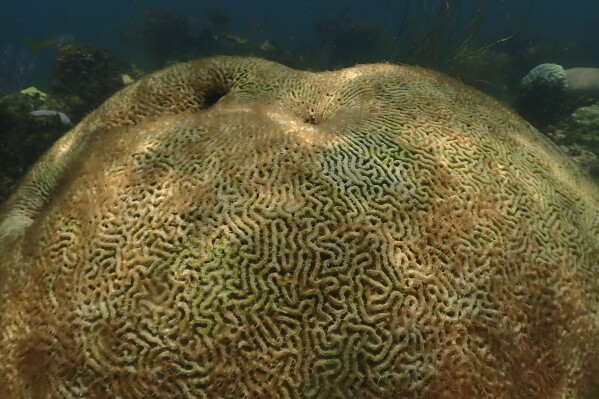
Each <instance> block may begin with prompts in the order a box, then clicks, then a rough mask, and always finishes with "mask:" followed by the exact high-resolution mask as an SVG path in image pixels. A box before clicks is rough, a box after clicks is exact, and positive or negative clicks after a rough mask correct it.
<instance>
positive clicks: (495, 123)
mask: <svg viewBox="0 0 599 399" xmlns="http://www.w3.org/2000/svg"><path fill="white" fill-rule="evenodd" d="M0 212H1V213H0V315H1V323H0V358H1V359H3V361H2V362H0V392H3V393H5V394H6V395H7V396H8V397H10V398H12V399H22V398H23V399H24V398H61V399H70V398H88V399H92V398H106V397H107V396H108V397H119V398H148V397H156V398H173V399H176V398H227V397H239V398H243V397H247V398H323V399H325V398H348V399H349V398H355V399H358V398H360V399H361V398H373V399H374V398H400V399H404V398H427V399H465V398H467V399H470V398H473V399H474V398H476V399H498V398H510V399H528V398H539V399H541V398H543V399H544V398H556V397H568V398H572V399H588V398H595V397H597V395H598V394H599V381H598V380H597V378H596V376H597V375H598V373H599V325H598V324H597V319H598V317H599V279H598V278H597V276H598V275H599V241H598V240H597V237H598V236H599V185H597V184H596V183H595V182H593V181H591V180H590V178H589V176H587V175H586V174H584V173H583V172H582V171H581V170H580V168H579V167H577V166H576V165H575V164H574V162H573V161H572V160H571V159H570V158H569V157H568V156H566V155H565V154H564V153H563V152H561V151H559V149H558V148H557V147H556V146H555V145H554V144H553V143H551V142H550V141H549V140H548V139H547V138H545V137H544V136H542V134H541V133H539V132H538V131H537V130H535V129H534V128H533V127H532V126H531V125H530V124H529V123H527V122H525V121H524V120H523V119H521V118H520V117H519V116H518V115H517V114H516V113H515V112H513V111H512V110H510V109H508V108H507V107H505V106H504V105H502V104H501V103H500V102H498V101H497V100H495V99H492V98H490V97H488V96H486V95H484V94H482V93H480V92H478V91H476V90H474V89H471V88H469V87H467V86H465V85H463V84H461V83H460V82H457V81H454V80H451V79H449V78H447V77H446V76H445V75H442V74H440V73H437V72H432V71H429V70H425V69H423V68H420V67H409V66H398V65H391V64H371V65H361V66H357V67H353V68H348V69H343V70H339V71H334V72H321V73H311V72H303V71H298V70H294V69H291V68H288V67H285V66H282V65H280V64H277V63H274V62H271V61H265V60H262V59H258V58H243V57H214V58H207V59H203V60H199V61H195V62H190V63H183V64H177V65H174V66H171V67H169V68H165V69H163V70H161V71H159V72H156V73H153V74H150V75H148V76H146V77H144V78H142V79H140V80H139V81H137V82H135V83H132V84H131V85H129V86H127V87H126V88H125V89H123V90H121V91H120V92H118V93H117V94H116V95H114V96H113V97H111V98H110V99H108V100H107V101H106V102H105V103H103V104H102V105H101V106H100V107H98V108H97V109H96V110H95V111H94V112H93V113H91V114H90V115H89V116H88V117H87V118H85V119H84V120H83V121H81V123H79V124H78V125H77V126H76V127H75V128H73V129H72V130H71V131H70V132H69V133H68V134H66V135H65V136H63V137H62V138H61V139H59V140H58V142H57V143H56V144H55V145H54V146H53V147H52V148H51V149H50V150H49V152H47V153H46V154H45V155H44V156H43V157H42V158H41V159H40V160H39V161H38V162H37V163H36V164H35V165H34V166H33V168H32V169H31V170H30V172H29V174H28V175H27V176H26V177H25V178H24V179H23V180H22V182H21V184H20V186H19V188H18V189H17V190H16V192H15V193H14V194H13V196H12V197H11V198H10V199H9V200H8V201H7V202H6V203H5V204H4V206H3V208H2V210H1V211H0Z"/></svg>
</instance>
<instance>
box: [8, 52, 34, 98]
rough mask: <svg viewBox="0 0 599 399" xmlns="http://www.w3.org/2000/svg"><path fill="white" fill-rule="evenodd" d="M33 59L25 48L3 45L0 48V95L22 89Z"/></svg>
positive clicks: (31, 67)
mask: <svg viewBox="0 0 599 399" xmlns="http://www.w3.org/2000/svg"><path fill="white" fill-rule="evenodd" d="M33 65H34V62H33V59H32V58H31V55H30V52H29V50H28V49H27V48H26V47H23V46H18V45H16V44H14V43H5V44H4V45H2V47H0V95H4V94H8V93H12V92H14V91H17V90H18V89H20V88H22V87H23V86H24V85H25V83H26V81H27V78H28V77H29V75H30V74H31V71H32V70H33Z"/></svg>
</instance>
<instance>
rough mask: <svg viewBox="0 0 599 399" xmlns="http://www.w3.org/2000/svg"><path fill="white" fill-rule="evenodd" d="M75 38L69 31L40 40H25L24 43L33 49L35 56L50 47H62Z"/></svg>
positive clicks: (32, 52)
mask: <svg viewBox="0 0 599 399" xmlns="http://www.w3.org/2000/svg"><path fill="white" fill-rule="evenodd" d="M74 39H75V38H74V37H73V35H69V34H67V33H58V34H55V35H52V36H49V37H47V38H45V39H44V40H42V41H39V42H32V41H29V40H24V41H23V43H25V44H26V45H27V46H28V47H29V48H30V49H31V54H32V55H33V56H34V57H35V56H37V55H38V54H39V53H41V52H42V51H43V50H45V49H47V48H49V47H53V46H56V47H62V46H64V45H66V44H69V43H72V42H73V40H74Z"/></svg>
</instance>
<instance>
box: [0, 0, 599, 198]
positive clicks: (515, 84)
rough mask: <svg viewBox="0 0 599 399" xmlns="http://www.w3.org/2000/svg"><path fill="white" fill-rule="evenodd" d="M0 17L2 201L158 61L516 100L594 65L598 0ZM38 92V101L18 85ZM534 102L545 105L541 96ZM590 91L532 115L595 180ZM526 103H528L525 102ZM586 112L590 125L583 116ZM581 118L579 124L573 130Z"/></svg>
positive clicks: (8, 8)
mask: <svg viewBox="0 0 599 399" xmlns="http://www.w3.org/2000/svg"><path fill="white" fill-rule="evenodd" d="M1 11H2V12H1V13H0V46H1V47H0V95H2V96H4V98H2V99H1V100H0V126H2V130H1V131H0V154H7V156H3V157H2V159H3V160H4V161H3V162H4V164H3V167H2V168H1V169H0V201H1V200H2V199H3V198H5V197H6V195H7V193H9V192H10V190H11V189H12V187H13V186H14V184H15V182H16V180H17V179H18V177H19V176H21V175H22V173H23V172H24V171H25V170H27V168H28V167H29V165H31V163H32V162H33V161H34V160H35V159H36V158H37V157H38V156H39V155H40V154H41V153H42V152H43V151H44V150H45V149H46V148H48V146H49V145H50V144H51V143H52V142H53V141H54V140H55V139H56V138H58V137H60V135H61V134H63V133H64V132H66V131H67V130H68V128H69V126H68V125H64V124H61V123H58V124H57V125H56V126H53V125H52V124H54V123H56V120H54V119H55V118H54V119H53V118H47V117H46V118H41V119H40V118H33V117H32V116H31V115H30V112H32V111H35V110H39V109H53V110H56V111H58V112H62V113H64V114H65V115H67V116H68V117H69V118H70V119H71V120H72V122H73V123H77V122H78V121H80V120H81V119H82V118H83V117H84V116H85V115H86V114H87V113H89V112H90V111H92V110H93V109H95V108H96V107H97V106H98V105H99V104H101V103H102V102H103V101H104V100H105V99H106V98H108V97H109V96H110V95H112V94H113V93H115V92H116V91H118V90H119V89H120V88H122V87H123V86H125V85H126V84H128V83H130V82H131V81H134V80H136V79H138V78H139V77H141V76H142V75H143V74H144V73H149V72H151V71H154V70H156V69H159V68H162V67H164V66H167V65H170V64H173V63H176V62H181V61H187V60H192V59H197V58H201V57H206V56H212V55H250V56H257V57H262V58H265V59H270V60H274V61H277V62H280V63H283V64H285V65H288V66H291V67H294V68H298V69H303V70H311V71H323V70H333V69H338V68H342V67H348V66H353V65H355V64H359V63H373V62H391V63H400V64H410V65H420V66H424V67H427V68H432V69H436V70H438V71H441V72H444V73H447V74H448V75H450V76H452V77H454V78H457V79H458V80H461V81H463V82H464V83H466V84H469V85H472V86H474V87H476V88H478V89H479V90H482V91H483V92H485V93H487V94H490V95H492V96H494V97H496V98H498V99H499V100H501V101H503V102H504V103H506V104H508V105H510V106H513V107H515V108H516V109H517V110H518V111H521V112H522V115H523V116H525V117H527V116H528V114H527V111H528V110H527V109H526V108H524V107H520V106H519V96H520V81H521V79H522V78H523V77H524V76H525V75H526V74H527V72H528V71H529V70H531V69H532V68H533V67H535V66H536V65H539V64H541V63H545V62H552V63H556V64H560V65H564V67H576V66H590V67H594V66H599V51H598V49H599V33H598V32H597V30H596V29H593V21H595V20H596V19H597V18H598V17H599V5H597V4H595V3H594V2H590V1H583V0H579V1H572V2H567V3H566V2H560V1H548V2H539V1H535V0H525V1H515V0H511V1H491V0H476V1H465V0H451V1H450V0H436V1H430V2H419V1H409V0H379V1H374V2H369V3H367V4H366V3H364V2H359V1H346V2H337V1H324V2H318V3H313V2H284V3H282V2H277V1H274V0H266V1H262V2H260V3H259V4H254V3H251V4H250V3H247V4H246V3H243V2H238V1H220V2H208V3H201V4H199V3H196V2H180V3H178V4H176V5H173V4H172V3H166V2H164V1H161V0H152V1H144V2H143V3H141V4H137V3H131V4H129V3H127V4H122V3H116V2H112V1H106V2H98V3H93V4H91V3H90V4H87V3H86V4H73V3H72V2H69V1H66V0H61V1H56V2H55V3H53V7H49V8H47V9H44V10H41V9H40V7H36V6H35V4H34V2H33V1H32V0H25V1H22V2H18V3H17V2H16V1H8V2H5V3H4V4H3V5H2V6H1ZM29 86H35V87H36V88H37V89H39V90H40V91H41V92H42V93H44V98H43V99H42V98H41V97H40V98H38V99H37V101H34V98H32V97H31V95H20V94H16V93H19V90H21V89H23V88H26V87H29ZM538 100H539V102H538V103H535V102H533V104H532V107H533V108H534V109H535V110H537V109H542V108H543V104H542V98H539V99H538ZM597 103H598V100H597V98H596V96H593V95H591V96H582V97H576V98H569V99H568V101H565V102H563V103H562V102H560V103H559V104H558V105H557V106H556V107H554V108H553V109H552V110H551V112H541V117H540V118H528V120H529V122H531V123H532V124H533V125H535V126H536V127H537V128H539V129H540V130H541V131H543V132H544V133H546V134H547V135H548V136H549V137H550V138H552V139H553V140H555V141H556V142H557V143H558V144H559V145H560V146H561V147H562V148H563V149H564V150H565V151H566V152H567V153H569V154H571V155H572V156H573V157H574V158H575V159H576V160H577V161H579V163H580V164H581V165H582V166H583V168H584V169H586V170H587V171H588V172H589V173H591V174H592V175H593V176H595V177H598V178H599V167H598V164H599V148H598V147H597V140H596V137H597V133H596V132H597V121H596V118H594V117H593V116H592V112H589V109H590V110H593V108H586V110H579V109H581V108H582V107H591V106H593V105H595V104H597ZM528 107H530V106H528ZM585 118H588V120H585ZM579 126H584V129H583V130H584V132H582V131H581V130H579Z"/></svg>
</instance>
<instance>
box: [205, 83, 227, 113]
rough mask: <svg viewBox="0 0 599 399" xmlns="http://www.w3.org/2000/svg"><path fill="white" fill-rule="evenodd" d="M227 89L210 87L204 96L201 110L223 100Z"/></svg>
mask: <svg viewBox="0 0 599 399" xmlns="http://www.w3.org/2000/svg"><path fill="white" fill-rule="evenodd" d="M227 91H228V90H227V88H225V87H218V86H216V87H211V88H209V89H208V90H207V91H206V93H205V94H204V103H203V104H202V109H206V108H210V107H211V106H213V105H214V104H216V103H217V102H218V100H220V99H221V98H223V97H224V96H225V95H226V94H227Z"/></svg>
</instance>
